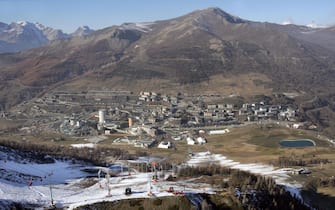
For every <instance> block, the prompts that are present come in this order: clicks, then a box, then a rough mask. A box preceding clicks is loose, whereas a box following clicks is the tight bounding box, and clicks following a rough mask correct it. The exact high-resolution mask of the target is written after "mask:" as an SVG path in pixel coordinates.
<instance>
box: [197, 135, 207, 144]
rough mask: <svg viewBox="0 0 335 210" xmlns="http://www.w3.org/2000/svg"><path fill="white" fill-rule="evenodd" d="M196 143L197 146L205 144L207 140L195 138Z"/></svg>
mask: <svg viewBox="0 0 335 210" xmlns="http://www.w3.org/2000/svg"><path fill="white" fill-rule="evenodd" d="M197 142H198V144H206V143H207V140H206V139H205V138H204V137H201V136H199V137H198V138H197Z"/></svg>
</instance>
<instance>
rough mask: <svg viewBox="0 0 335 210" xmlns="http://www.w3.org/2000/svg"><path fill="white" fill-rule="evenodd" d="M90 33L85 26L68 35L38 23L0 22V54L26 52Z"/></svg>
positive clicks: (90, 30)
mask: <svg viewBox="0 0 335 210" xmlns="http://www.w3.org/2000/svg"><path fill="white" fill-rule="evenodd" d="M91 32H93V30H92V29H90V28H89V27H87V26H85V27H81V28H79V29H77V30H76V32H75V33H73V34H71V35H70V34H66V33H63V31H61V30H59V29H53V28H51V27H46V26H44V25H42V24H40V23H30V22H27V21H18V22H13V23H10V24H6V23H1V22H0V53H6V52H19V51H23V50H28V49H32V48H36V47H40V46H42V45H45V44H47V43H48V42H50V41H53V40H57V39H66V38H70V37H72V36H82V35H88V34H89V33H91Z"/></svg>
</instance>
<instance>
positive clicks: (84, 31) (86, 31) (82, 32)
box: [71, 26, 94, 36]
mask: <svg viewBox="0 0 335 210" xmlns="http://www.w3.org/2000/svg"><path fill="white" fill-rule="evenodd" d="M92 32H94V30H92V29H91V28H89V27H88V26H80V27H79V28H78V29H77V30H76V31H75V32H73V33H72V34H71V35H72V36H87V35H90V34H91V33H92Z"/></svg>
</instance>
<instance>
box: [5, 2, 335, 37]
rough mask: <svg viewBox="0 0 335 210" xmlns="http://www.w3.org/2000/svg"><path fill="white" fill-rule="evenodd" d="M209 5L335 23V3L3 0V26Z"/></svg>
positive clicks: (141, 17) (108, 22) (139, 18)
mask: <svg viewBox="0 0 335 210" xmlns="http://www.w3.org/2000/svg"><path fill="white" fill-rule="evenodd" d="M208 7H219V8H221V9H222V10H224V11H226V12H228V13H230V14H232V15H235V16H239V17H241V18H243V19H248V20H253V21H262V22H265V21H267V22H273V23H282V22H284V21H290V22H293V23H295V24H299V25H306V24H309V23H311V22H314V23H316V24H319V25H335V0H119V1H117V0H0V22H5V23H11V22H13V21H18V20H26V21H30V22H39V23H41V24H43V25H46V26H51V27H53V28H57V29H62V30H63V31H65V32H73V31H74V30H75V29H76V28H77V27H79V26H82V25H88V26H90V27H91V28H93V29H101V28H104V27H107V26H112V25H120V24H122V23H124V22H144V21H154V20H161V19H169V18H173V17H177V16H180V15H183V14H186V13H189V12H191V11H193V10H197V9H205V8H208Z"/></svg>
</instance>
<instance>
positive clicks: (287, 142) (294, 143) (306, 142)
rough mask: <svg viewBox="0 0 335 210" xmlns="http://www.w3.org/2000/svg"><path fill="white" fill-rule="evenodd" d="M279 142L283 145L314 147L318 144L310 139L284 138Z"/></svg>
mask: <svg viewBox="0 0 335 210" xmlns="http://www.w3.org/2000/svg"><path fill="white" fill-rule="evenodd" d="M279 144H280V145H281V146H283V147H312V146H315V145H316V144H315V142H314V141H313V140H310V139H294V140H282V141H280V142H279Z"/></svg>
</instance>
